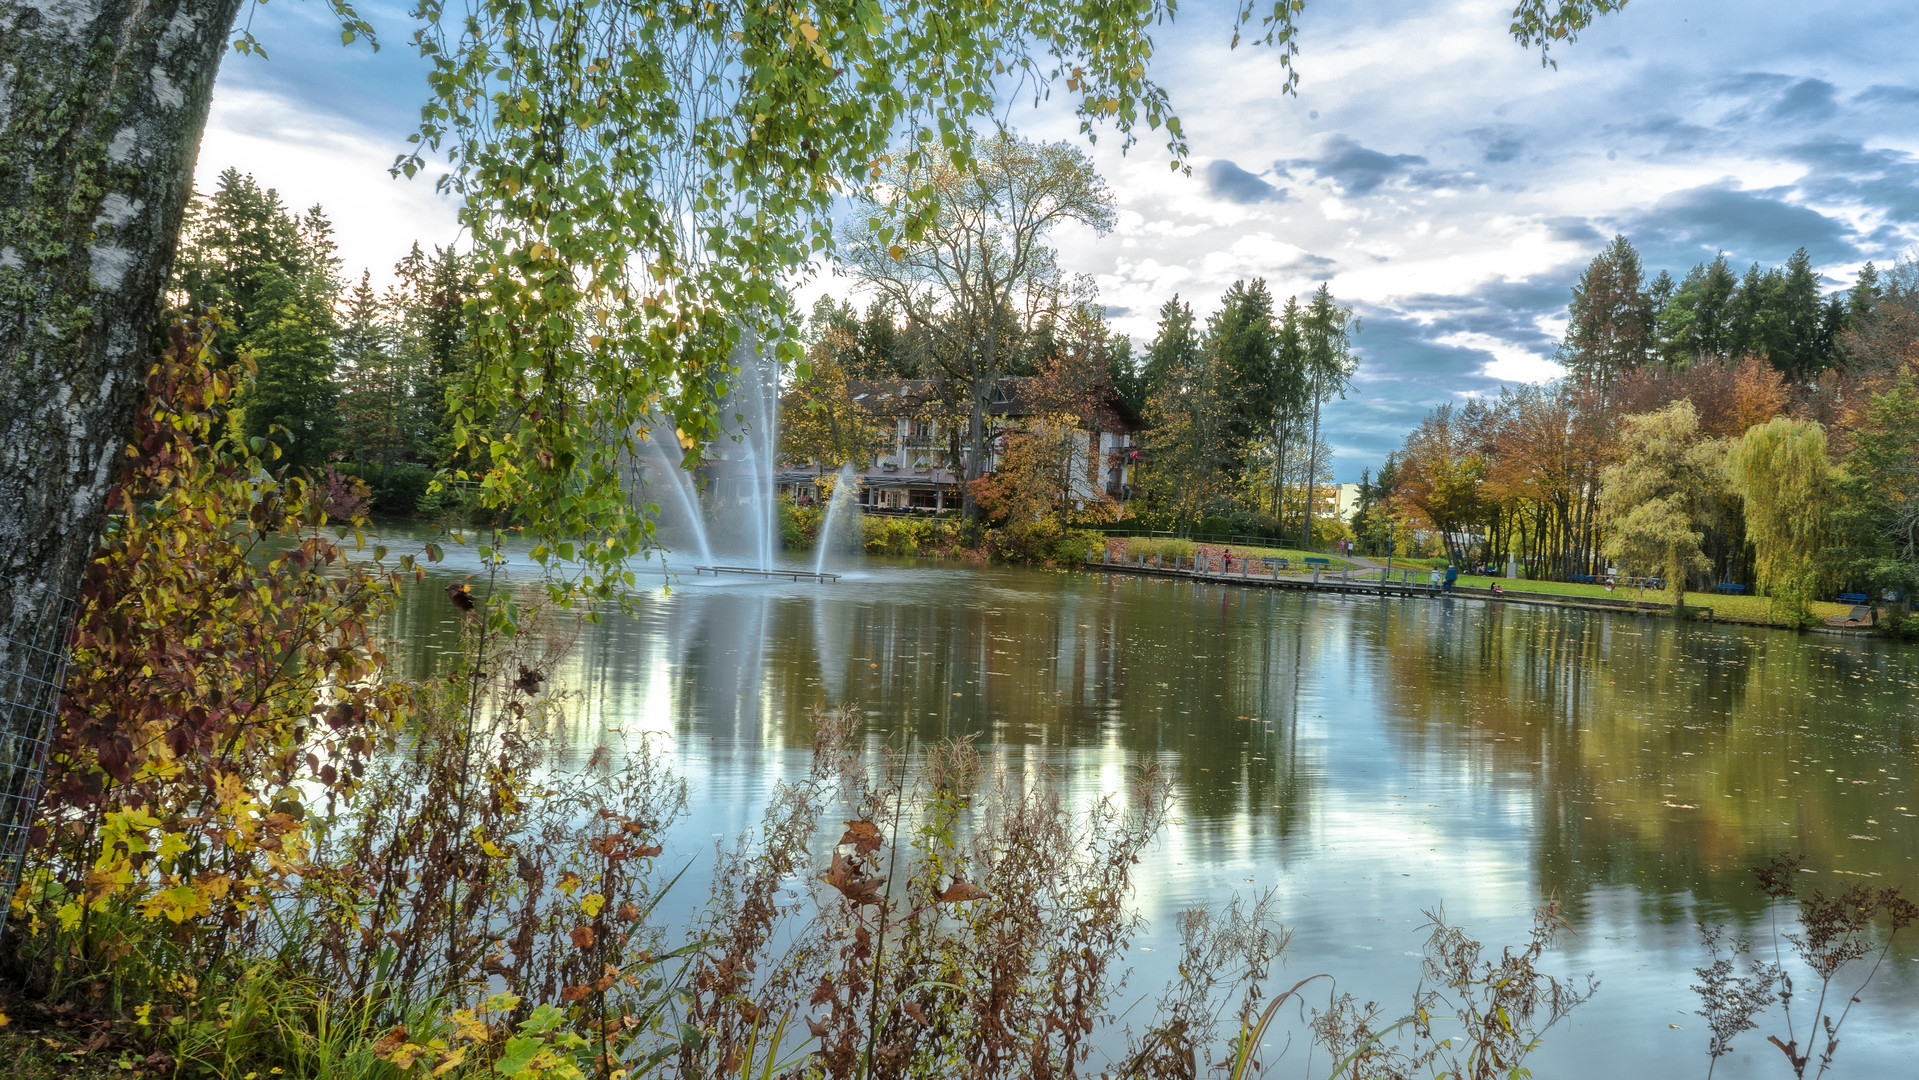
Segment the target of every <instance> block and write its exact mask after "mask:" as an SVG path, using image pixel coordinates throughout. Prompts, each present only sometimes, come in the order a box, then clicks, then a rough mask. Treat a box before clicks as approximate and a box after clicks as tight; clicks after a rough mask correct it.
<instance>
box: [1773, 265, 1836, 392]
mask: <svg viewBox="0 0 1919 1080" xmlns="http://www.w3.org/2000/svg"><path fill="white" fill-rule="evenodd" d="M1824 309H1825V304H1824V303H1823V302H1822V301H1821V299H1820V297H1819V275H1818V274H1817V273H1815V272H1814V271H1813V269H1812V256H1811V255H1809V254H1807V252H1806V249H1805V248H1803V247H1802V248H1800V249H1799V250H1797V251H1795V252H1793V253H1792V258H1790V259H1788V260H1786V266H1785V269H1784V272H1783V273H1781V274H1780V275H1779V278H1778V284H1777V285H1776V286H1775V289H1774V292H1773V296H1772V311H1771V312H1770V313H1769V314H1770V319H1769V320H1768V325H1769V326H1770V327H1771V328H1772V340H1771V341H1769V342H1768V345H1769V348H1768V351H1767V355H1766V359H1767V361H1768V362H1770V363H1771V364H1772V366H1773V368H1774V370H1776V371H1778V372H1779V373H1780V374H1781V375H1784V376H1785V377H1786V378H1787V379H1788V380H1791V381H1794V382H1809V381H1811V380H1812V379H1814V378H1816V377H1817V376H1818V375H1819V373H1820V372H1821V371H1823V370H1825V368H1826V366H1827V359H1828V355H1827V353H1826V351H1825V350H1824V349H1822V348H1821V344H1822V339H1825V338H1827V337H1828V336H1829V335H1828V333H1827V332H1826V329H1825V327H1826V318H1825V310H1824Z"/></svg>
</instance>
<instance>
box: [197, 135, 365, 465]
mask: <svg viewBox="0 0 1919 1080" xmlns="http://www.w3.org/2000/svg"><path fill="white" fill-rule="evenodd" d="M334 248H335V245H334V242H333V225H332V223H331V222H330V221H328V220H327V217H326V214H325V213H324V212H323V211H322V210H321V209H320V208H319V207H317V206H315V207H313V208H312V209H310V210H308V211H307V212H306V213H305V214H304V215H298V216H296V215H294V214H292V213H290V212H288V210H287V209H286V207H285V206H284V205H283V204H282V203H281V202H280V196H279V193H278V192H276V191H274V190H273V189H272V188H261V187H260V185H259V184H258V183H256V182H255V181H254V179H253V177H251V176H247V175H242V174H241V173H240V172H239V170H237V169H231V168H229V169H227V170H226V171H225V172H222V173H221V174H220V176H219V179H218V181H217V182H216V185H215V188H214V192H213V194H212V195H211V196H210V197H205V198H196V199H195V200H194V203H193V205H192V207H191V208H190V210H189V221H188V226H187V230H186V233H185V235H184V236H183V238H182V242H181V248H180V256H179V259H178V260H177V263H176V271H175V290H176V291H177V292H180V293H184V294H185V296H186V298H187V299H188V300H190V301H193V302H195V303H201V304H205V305H206V306H207V307H209V308H212V309H213V310H215V311H217V312H218V313H219V314H220V317H221V319H222V320H223V321H225V323H226V324H227V325H228V326H229V327H230V329H228V330H227V331H225V332H224V333H222V334H221V335H220V336H219V337H217V338H216V339H215V342H216V347H217V348H219V349H220V350H221V351H222V352H223V353H224V354H225V355H226V356H227V357H229V358H231V357H242V356H243V357H246V358H248V359H250V360H251V361H252V362H253V364H254V365H255V368H256V374H255V376H254V379H253V382H252V383H251V384H250V385H249V386H248V387H247V388H246V390H245V392H244V393H242V394H241V395H240V398H239V408H238V410H237V412H238V417H239V422H240V429H241V431H242V432H243V433H244V434H246V435H248V436H266V437H270V438H272V439H273V440H274V441H275V442H277V443H279V444H280V445H281V450H282V452H283V454H284V455H285V460H286V461H288V462H289V463H291V464H295V465H302V466H312V465H317V464H319V463H320V462H322V461H324V460H325V459H326V456H327V454H328V453H329V452H330V451H331V450H332V448H333V445H334V443H335V442H336V438H337V423H336V413H335V408H334V385H333V373H334V355H333V339H334V336H335V335H336V334H337V333H338V331H339V324H338V320H337V318H336V317H335V314H334V304H335V302H336V300H337V299H338V298H339V295H340V282H339V280H338V278H337V277H336V276H335V275H336V274H337V272H338V269H339V259H338V258H337V257H336V256H335V254H334Z"/></svg>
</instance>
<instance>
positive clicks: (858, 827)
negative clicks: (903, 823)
mask: <svg viewBox="0 0 1919 1080" xmlns="http://www.w3.org/2000/svg"><path fill="white" fill-rule="evenodd" d="M840 843H842V844H851V845H853V850H854V851H857V852H859V853H860V854H861V855H864V854H866V853H867V852H869V851H878V850H879V849H880V827H879V826H878V825H875V824H873V823H872V822H870V821H849V822H847V823H846V835H844V836H842V837H840Z"/></svg>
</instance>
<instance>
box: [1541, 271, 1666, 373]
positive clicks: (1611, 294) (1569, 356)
mask: <svg viewBox="0 0 1919 1080" xmlns="http://www.w3.org/2000/svg"><path fill="white" fill-rule="evenodd" d="M1568 315H1569V317H1570V318H1569V322H1568V325H1567V328H1566V343H1565V345H1564V347H1563V350H1562V356H1563V360H1564V363H1565V365H1566V367H1567V369H1568V370H1570V371H1571V372H1572V373H1573V375H1574V376H1575V377H1577V378H1579V379H1580V380H1582V381H1584V382H1588V383H1592V384H1595V385H1600V386H1606V385H1610V384H1611V383H1612V382H1613V381H1614V380H1615V379H1617V378H1618V377H1619V376H1620V375H1621V374H1623V373H1624V372H1627V371H1632V370H1634V369H1636V368H1638V367H1640V366H1641V365H1643V364H1644V363H1646V362H1647V361H1648V360H1650V359H1651V358H1652V357H1653V355H1654V353H1653V329H1654V323H1653V309H1652V304H1651V300H1650V299H1649V297H1648V296H1647V293H1646V291H1645V270H1644V268H1643V267H1642V266H1641V265H1640V261H1639V252H1638V250H1636V249H1635V248H1634V247H1633V246H1632V242H1631V241H1629V240H1627V239H1626V238H1625V237H1624V236H1615V237H1613V240H1612V243H1611V244H1609V245H1607V247H1606V250H1604V251H1602V252H1600V253H1599V254H1598V255H1596V256H1594V257H1593V261H1592V262H1591V263H1590V264H1589V265H1588V266H1587V267H1586V272H1585V273H1583V274H1581V275H1580V277H1579V283H1578V284H1577V285H1575V286H1573V298H1572V303H1571V304H1570V305H1569V307H1568Z"/></svg>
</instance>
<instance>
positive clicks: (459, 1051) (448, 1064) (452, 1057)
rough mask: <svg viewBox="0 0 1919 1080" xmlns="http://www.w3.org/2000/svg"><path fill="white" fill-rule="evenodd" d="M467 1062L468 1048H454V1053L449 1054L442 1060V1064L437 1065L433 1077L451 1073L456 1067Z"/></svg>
mask: <svg viewBox="0 0 1919 1080" xmlns="http://www.w3.org/2000/svg"><path fill="white" fill-rule="evenodd" d="M465 1060H466V1047H464V1046H457V1047H454V1049H453V1052H452V1053H450V1054H448V1055H447V1056H446V1057H445V1058H444V1059H442V1060H441V1062H440V1063H439V1064H438V1065H435V1066H434V1067H433V1075H434V1076H443V1075H445V1074H446V1073H448V1072H450V1071H451V1070H452V1069H453V1068H454V1067H455V1066H457V1065H459V1064H460V1062H462V1061H465Z"/></svg>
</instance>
